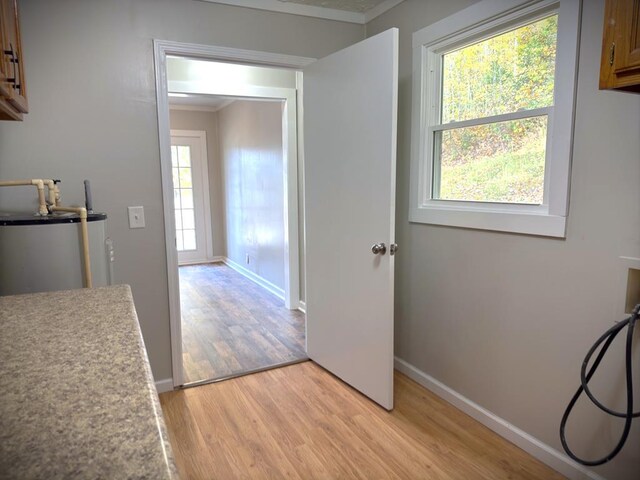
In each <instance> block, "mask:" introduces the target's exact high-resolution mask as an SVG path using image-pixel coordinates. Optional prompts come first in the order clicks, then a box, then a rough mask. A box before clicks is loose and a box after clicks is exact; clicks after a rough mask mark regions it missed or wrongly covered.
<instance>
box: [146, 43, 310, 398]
mask: <svg viewBox="0 0 640 480" xmlns="http://www.w3.org/2000/svg"><path fill="white" fill-rule="evenodd" d="M153 54H154V65H155V77H156V104H157V109H158V137H159V145H160V169H161V173H162V200H163V210H164V220H165V222H164V230H165V250H166V255H167V277H168V282H167V283H168V285H167V287H168V295H169V322H170V327H171V368H172V372H173V385H174V386H180V385H183V384H184V373H183V368H182V326H181V321H180V290H179V276H178V255H177V251H176V248H175V244H174V236H175V220H174V218H173V216H174V215H173V208H174V206H173V182H172V179H171V140H170V139H171V128H170V125H169V97H168V92H169V90H168V83H167V55H177V56H188V57H199V58H206V59H210V60H226V61H234V62H239V63H245V64H263V65H269V66H275V67H283V68H292V69H300V68H302V67H304V66H306V65H309V64H310V63H312V62H314V61H315V59H313V58H305V57H295V56H291V55H281V54H275V53H268V52H259V51H252V50H240V49H234V48H227V47H216V46H208V45H197V44H191V43H180V42H172V41H165V40H154V41H153ZM218 94H224V95H229V96H240V97H248V98H273V99H282V100H284V101H285V109H284V110H285V112H284V118H283V120H285V121H286V125H283V126H284V127H285V128H283V136H285V138H284V139H283V140H284V141H283V148H284V149H285V152H284V158H283V160H284V163H285V165H286V168H285V178H284V181H285V183H284V186H285V192H286V197H287V201H286V205H287V206H286V211H285V215H286V217H285V218H287V221H286V222H285V242H286V245H285V249H286V251H285V294H287V293H288V295H286V299H285V304H286V306H287V308H297V307H298V305H299V303H300V288H299V285H300V281H299V274H300V269H299V239H298V162H300V160H301V158H298V152H299V149H298V142H297V140H298V138H297V137H298V131H297V127H296V121H295V120H296V90H295V89H292V88H258V87H254V88H253V89H248V88H246V87H243V86H238V87H237V88H235V89H234V88H230V89H228V91H226V92H220V93H218ZM287 262H288V265H287ZM287 277H288V279H287Z"/></svg>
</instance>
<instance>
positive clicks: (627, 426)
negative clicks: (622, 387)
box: [560, 304, 640, 467]
mask: <svg viewBox="0 0 640 480" xmlns="http://www.w3.org/2000/svg"><path fill="white" fill-rule="evenodd" d="M639 315H640V304H638V305H636V306H635V308H634V309H633V313H632V314H631V316H630V317H629V318H627V319H625V320H623V321H622V322H620V323H617V324H616V325H614V326H613V327H611V328H610V329H609V330H607V331H606V332H605V333H604V335H602V336H601V337H600V338H599V339H598V340H597V341H596V343H594V344H593V346H592V347H591V348H590V349H589V352H588V353H587V356H586V357H585V358H584V362H582V368H581V370H580V387H578V390H577V391H576V393H575V395H574V396H573V398H572V399H571V401H570V402H569V405H567V409H566V410H565V411H564V415H562V420H561V421H560V441H561V442H562V447H563V448H564V451H565V452H567V455H569V457H571V458H572V459H574V460H575V461H576V462H579V463H581V464H582V465H587V466H590V467H593V466H596V465H602V464H603V463H607V462H608V461H610V460H612V459H613V458H614V457H615V456H616V455H617V454H618V453H619V452H620V450H622V447H623V446H624V444H625V442H626V441H627V438H628V437H629V431H630V430H631V424H632V422H633V419H634V418H638V417H640V411H639V412H634V411H633V376H632V371H631V363H632V361H633V357H632V353H633V352H632V348H633V330H634V328H635V324H636V320H638V316H639ZM625 327H628V330H627V342H626V352H625V371H626V375H625V377H626V386H627V409H626V412H616V411H615V410H611V409H610V408H607V407H605V406H604V405H603V404H602V403H601V402H600V401H598V399H597V398H596V397H595V396H594V395H593V393H591V390H589V385H588V384H589V380H591V377H592V376H593V374H594V373H595V371H596V370H597V368H598V366H599V365H600V362H601V361H602V358H603V357H604V355H605V354H606V353H607V350H608V349H609V346H610V345H611V343H612V342H613V340H614V339H615V338H616V336H617V335H618V333H620V332H621V331H622V330H623V329H624V328H625ZM603 342H604V345H602V348H601V349H600V352H599V353H598V356H597V357H596V359H595V361H594V362H593V365H592V366H591V368H590V369H589V372H587V366H588V365H589V362H590V361H591V357H592V356H593V354H594V353H595V351H596V350H597V349H598V347H600V345H601V344H602V343H603ZM583 392H584V393H586V394H587V396H588V397H589V399H590V400H591V401H592V402H593V403H594V405H596V406H597V407H598V408H599V409H600V410H602V411H603V412H606V413H608V414H609V415H612V416H614V417H619V418H624V419H625V421H624V429H623V430H622V435H621V436H620V440H619V441H618V443H617V445H616V446H615V447H614V449H613V450H611V452H609V453H608V454H607V455H605V456H604V457H602V458H600V459H597V460H585V459H583V458H580V457H578V456H577V455H576V454H575V453H573V452H572V451H571V449H570V448H569V445H568V444H567V439H566V438H565V427H566V424H567V420H568V418H569V415H570V414H571V411H572V410H573V407H574V406H575V404H576V402H577V401H578V398H580V395H582V393H583Z"/></svg>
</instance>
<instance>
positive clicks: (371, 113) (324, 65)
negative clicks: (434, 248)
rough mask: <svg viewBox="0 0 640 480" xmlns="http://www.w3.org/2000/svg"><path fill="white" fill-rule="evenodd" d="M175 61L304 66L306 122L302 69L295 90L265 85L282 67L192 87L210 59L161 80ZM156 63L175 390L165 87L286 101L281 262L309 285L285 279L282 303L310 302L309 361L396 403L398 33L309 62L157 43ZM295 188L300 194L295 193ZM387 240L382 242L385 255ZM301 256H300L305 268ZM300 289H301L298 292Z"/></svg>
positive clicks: (178, 348)
mask: <svg viewBox="0 0 640 480" xmlns="http://www.w3.org/2000/svg"><path fill="white" fill-rule="evenodd" d="M173 56H176V57H178V58H180V57H182V58H183V59H184V58H189V57H191V59H192V60H193V57H201V58H207V59H215V60H220V59H225V60H228V61H235V62H241V63H243V64H245V66H247V65H246V64H247V63H252V64H253V65H255V64H267V65H270V66H276V67H287V69H289V71H290V70H291V69H292V68H293V69H297V70H299V69H300V68H301V67H304V66H307V68H305V69H304V75H305V84H304V90H305V94H304V110H305V115H304V126H303V125H302V115H300V116H299V117H298V118H297V119H296V113H297V112H296V108H302V107H301V102H300V103H298V107H296V100H297V99H298V98H300V99H301V98H302V83H301V80H302V74H301V72H297V73H296V88H282V87H277V86H276V87H274V86H273V85H272V84H270V82H272V81H273V80H274V79H276V78H277V77H278V72H282V71H284V70H282V69H280V70H278V69H274V68H271V69H267V70H270V71H269V74H268V75H266V76H264V77H262V81H263V82H264V83H263V84H259V85H255V84H254V85H247V84H246V82H242V81H241V80H242V79H244V80H246V79H248V78H255V77H252V75H251V74H248V75H243V74H240V72H238V71H237V70H236V71H235V72H233V71H232V72H228V73H229V74H222V75H218V76H215V75H214V76H213V77H209V78H207V79H206V80H204V81H202V80H200V81H199V80H198V79H197V78H196V79H195V80H194V76H192V75H191V74H194V73H197V72H198V71H200V70H201V69H202V68H203V67H204V68H209V67H210V65H212V64H213V63H215V62H207V61H201V62H199V64H198V65H194V66H193V68H187V69H186V73H187V78H186V79H185V78H182V79H181V78H175V79H173V80H172V79H168V78H167V63H168V61H169V59H170V58H171V57H173ZM154 57H155V65H156V91H157V100H158V127H159V131H160V159H161V168H162V179H163V200H164V210H165V220H167V221H165V234H166V237H167V264H168V284H169V306H170V317H171V318H170V325H171V344H172V362H173V366H174V369H173V375H174V377H173V382H174V385H175V386H181V385H183V383H184V382H183V372H182V370H181V367H182V345H181V342H180V339H181V338H182V331H181V325H180V322H179V314H180V305H179V295H178V293H177V289H176V287H177V284H178V275H177V254H176V252H175V248H172V247H171V243H172V242H173V237H174V236H175V232H174V230H173V229H174V227H175V226H174V222H173V221H172V220H171V216H172V212H173V192H172V182H171V177H170V174H171V171H170V168H171V164H170V142H169V141H168V139H164V138H163V134H164V132H168V130H169V119H168V101H167V100H168V91H174V92H180V93H187V94H189V93H199V94H214V95H215V94H217V95H227V96H235V97H242V98H245V99H251V98H253V99H256V98H271V99H280V100H282V101H284V105H285V108H284V110H285V113H284V115H283V119H284V118H286V122H283V125H284V128H283V132H287V133H286V135H284V137H285V138H283V145H286V146H287V154H286V155H285V158H286V159H287V166H286V168H284V169H283V173H284V182H285V185H286V186H285V187H284V190H285V192H286V195H285V197H286V199H287V203H286V209H287V215H286V216H285V218H286V222H285V224H286V227H285V228H286V229H287V233H286V236H285V237H286V241H287V245H286V247H285V248H286V252H287V254H286V255H285V258H288V259H289V261H290V263H289V265H290V267H291V266H292V265H294V264H295V263H298V264H300V265H305V264H306V267H305V273H304V275H303V278H305V284H304V285H302V284H299V283H298V284H296V283H295V282H293V281H291V280H290V283H289V285H288V287H289V288H287V289H286V291H287V290H289V291H291V292H293V291H295V288H296V287H297V288H298V291H297V292H296V293H297V294H298V295H297V296H294V295H293V294H291V295H290V297H289V298H288V299H287V298H285V304H286V305H287V306H288V307H292V306H293V305H294V304H295V303H296V302H295V299H296V298H298V299H300V298H303V297H304V298H306V297H308V301H307V302H306V305H305V310H306V311H307V313H306V319H305V323H306V333H307V338H306V351H307V353H308V355H309V357H310V358H311V360H313V361H315V362H316V363H318V364H319V365H321V366H323V367H324V368H326V369H328V370H329V371H330V372H332V373H333V374H335V375H337V376H338V377H339V378H341V379H343V380H344V381H346V382H347V383H349V384H350V385H352V386H354V387H355V388H356V389H358V390H360V391H361V392H362V393H364V394H365V395H367V396H369V397H370V398H372V399H373V400H375V401H376V402H377V403H379V404H380V405H381V406H383V407H384V408H387V409H390V408H392V407H393V286H394V282H393V278H394V277H393V267H394V261H393V257H392V255H393V254H394V253H395V251H396V250H397V248H395V247H396V246H395V243H394V226H395V222H394V213H395V212H394V210H395V196H394V186H395V182H394V179H395V143H396V142H395V139H396V117H397V86H398V74H397V65H398V30H397V29H390V30H388V31H386V32H383V33H381V34H378V35H376V36H374V37H371V38H368V39H366V40H363V41H361V42H359V43H357V44H355V45H352V46H350V47H347V48H345V49H343V50H340V51H338V52H335V53H333V54H331V55H329V56H327V57H325V58H323V59H321V60H318V61H315V62H312V60H311V59H304V58H302V59H301V58H299V57H291V56H288V55H280V54H271V53H265V52H255V51H247V50H236V49H229V48H224V47H209V46H202V45H190V44H181V43H177V42H164V41H158V40H155V41H154ZM311 63H313V64H312V65H311ZM227 65H230V64H227ZM237 66H238V65H237V64H236V65H235V67H237ZM235 67H234V68H235ZM196 77H197V76H196ZM303 130H304V132H305V135H304V137H305V143H307V148H306V149H305V148H303V147H302V136H300V137H298V136H297V135H298V133H299V132H300V133H301V132H302V131H303ZM297 140H299V142H300V144H298V142H297ZM298 146H300V149H299V151H300V152H302V151H305V155H306V159H305V161H302V157H300V158H299V157H298V155H297V154H295V155H293V154H292V152H293V151H294V150H296V149H297V148H298ZM305 163H306V164H307V165H306V167H309V169H308V171H306V172H305V173H304V174H302V175H301V176H300V177H298V173H302V170H303V169H304V170H307V168H306V167H305V166H304V165H305ZM298 165H299V166H300V171H298ZM363 173H366V174H363ZM336 179H339V180H340V181H339V182H336ZM299 185H300V191H301V192H302V191H304V194H303V195H301V196H300V197H298V186H299ZM303 199H304V200H303ZM299 202H300V203H299ZM298 209H299V210H300V212H301V213H303V214H304V222H299V225H303V224H304V225H305V228H304V231H303V233H304V236H303V237H302V236H300V238H303V240H302V242H301V243H300V242H298V238H296V239H295V241H293V240H292V239H293V238H294V237H295V236H296V235H297V234H298V230H297V227H298V225H295V224H294V222H295V221H296V220H298V216H297V214H295V215H294V214H293V211H297V210H298ZM367 244H368V245H369V246H368V245H367ZM371 244H374V246H373V247H371V246H370V245H371ZM385 245H389V246H390V250H389V252H390V255H388V256H385V254H386V252H387V249H386V247H385ZM302 246H304V248H301V247H302ZM298 249H300V253H301V254H304V256H305V261H303V262H301V261H300V258H299V257H298ZM294 250H295V251H294ZM372 254H373V255H372ZM290 271H291V272H294V273H295V272H296V271H294V270H290ZM298 273H299V272H298ZM290 279H291V276H290ZM307 286H308V288H307ZM300 291H304V292H305V293H304V296H302V295H300ZM298 303H300V302H298Z"/></svg>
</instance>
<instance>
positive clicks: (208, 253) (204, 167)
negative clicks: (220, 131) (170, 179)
mask: <svg viewBox="0 0 640 480" xmlns="http://www.w3.org/2000/svg"><path fill="white" fill-rule="evenodd" d="M171 137H187V138H197V139H198V141H199V143H200V152H202V158H201V159H200V171H199V172H198V174H199V175H200V176H201V178H202V196H203V197H204V202H203V203H204V204H203V210H204V229H205V231H204V236H205V256H204V257H203V258H196V259H194V260H192V261H183V262H180V261H178V264H179V265H187V264H188V263H203V262H211V261H212V260H213V231H212V230H211V196H210V195H209V155H208V152H207V132H205V131H204V130H171ZM194 201H195V199H194ZM196 219H197V217H196ZM196 221H197V220H196ZM197 229H198V226H197V225H196V231H197Z"/></svg>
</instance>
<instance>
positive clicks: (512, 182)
mask: <svg viewBox="0 0 640 480" xmlns="http://www.w3.org/2000/svg"><path fill="white" fill-rule="evenodd" d="M435 136H436V138H435V145H436V152H435V153H436V155H435V157H436V158H438V156H439V157H440V163H439V168H437V167H436V169H435V170H436V172H435V173H436V175H434V176H435V177H436V182H435V183H434V186H435V188H434V198H438V199H441V200H467V201H480V202H509V203H527V204H541V203H542V201H543V193H544V164H545V149H546V148H545V147H546V136H547V117H546V115H545V116H541V117H532V118H526V119H522V120H513V121H509V122H500V123H492V124H488V125H479V126H474V127H467V128H457V129H452V130H445V131H443V132H437V133H436V134H435ZM438 146H439V147H438ZM438 151H439V152H438ZM438 153H440V154H439V155H438ZM438 172H439V175H438ZM438 179H439V180H440V182H439V187H440V188H439V191H438V188H437V186H438V183H437V180H438Z"/></svg>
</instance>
